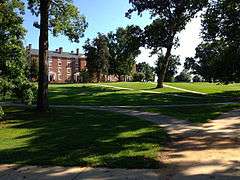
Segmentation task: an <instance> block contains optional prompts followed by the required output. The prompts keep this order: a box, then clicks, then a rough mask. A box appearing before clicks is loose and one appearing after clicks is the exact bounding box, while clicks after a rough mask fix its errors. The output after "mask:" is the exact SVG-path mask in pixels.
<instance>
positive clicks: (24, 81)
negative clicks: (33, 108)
mask: <svg viewBox="0 0 240 180" xmlns="http://www.w3.org/2000/svg"><path fill="white" fill-rule="evenodd" d="M23 14H24V4H23V3H22V2H21V1H18V0H15V1H8V0H4V1H2V2H1V3H0V44H1V46H0V95H1V98H5V97H6V96H10V97H15V98H18V99H21V100H22V101H23V102H27V103H31V102H32V101H33V99H34V95H33V85H32V84H31V83H30V82H29V80H28V68H29V67H28V62H27V58H26V53H25V49H24V47H23V38H24V36H25V33H26V31H25V29H24V27H23V24H22V23H23ZM1 98H0V99H1Z"/></svg>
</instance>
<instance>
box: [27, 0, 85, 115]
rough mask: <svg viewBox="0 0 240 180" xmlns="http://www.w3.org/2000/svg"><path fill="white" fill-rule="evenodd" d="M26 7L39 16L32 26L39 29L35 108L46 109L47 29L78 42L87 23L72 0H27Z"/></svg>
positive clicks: (55, 34)
mask: <svg viewBox="0 0 240 180" xmlns="http://www.w3.org/2000/svg"><path fill="white" fill-rule="evenodd" d="M28 8H29V9H30V10H31V12H32V14H33V15H36V16H37V17H38V16H40V23H38V22H35V23H34V26H35V27H37V28H39V29H40V36H39V81H38V98H37V108H38V110H40V111H46V110H47V109H48V31H49V30H50V31H51V32H52V34H53V35H54V36H57V35H58V34H64V35H66V36H67V37H68V38H69V39H70V40H71V41H74V42H79V38H81V37H82V36H83V33H84V31H85V29H86V27H87V23H86V21H85V17H84V16H81V15H80V14H79V10H78V8H77V7H75V6H74V5H73V3H72V0H28Z"/></svg>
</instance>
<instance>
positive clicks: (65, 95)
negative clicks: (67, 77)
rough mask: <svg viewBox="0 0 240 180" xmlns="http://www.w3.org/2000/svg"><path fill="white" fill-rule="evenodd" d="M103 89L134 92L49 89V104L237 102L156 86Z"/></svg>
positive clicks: (73, 87)
mask: <svg viewBox="0 0 240 180" xmlns="http://www.w3.org/2000/svg"><path fill="white" fill-rule="evenodd" d="M100 85H103V86H105V85H108V86H114V87H124V88H131V89H132V90H125V89H116V88H111V87H102V86H98V85H96V84H73V85H72V84H70V85H50V86H49V101H50V103H51V104H66V105H119V106H121V105H132V106H138V105H161V104H189V103H191V104H193V103H211V102H226V101H233V100H234V99H232V98H222V97H212V96H204V95H196V94H192V93H188V92H183V91H179V90H174V89H171V88H163V89H156V88H155V84H152V83H101V84H100ZM156 92H157V93H156ZM191 97H193V98H191Z"/></svg>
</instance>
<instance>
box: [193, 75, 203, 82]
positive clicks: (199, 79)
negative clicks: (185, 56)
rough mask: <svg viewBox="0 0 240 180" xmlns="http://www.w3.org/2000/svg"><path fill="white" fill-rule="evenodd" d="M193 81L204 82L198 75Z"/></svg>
mask: <svg viewBox="0 0 240 180" xmlns="http://www.w3.org/2000/svg"><path fill="white" fill-rule="evenodd" d="M192 80H193V82H201V81H202V79H201V77H200V76H198V75H195V76H194V77H193V78H192Z"/></svg>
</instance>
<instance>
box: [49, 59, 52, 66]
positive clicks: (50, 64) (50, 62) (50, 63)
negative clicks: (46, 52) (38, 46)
mask: <svg viewBox="0 0 240 180" xmlns="http://www.w3.org/2000/svg"><path fill="white" fill-rule="evenodd" d="M48 64H49V66H52V59H50V58H48Z"/></svg>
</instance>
